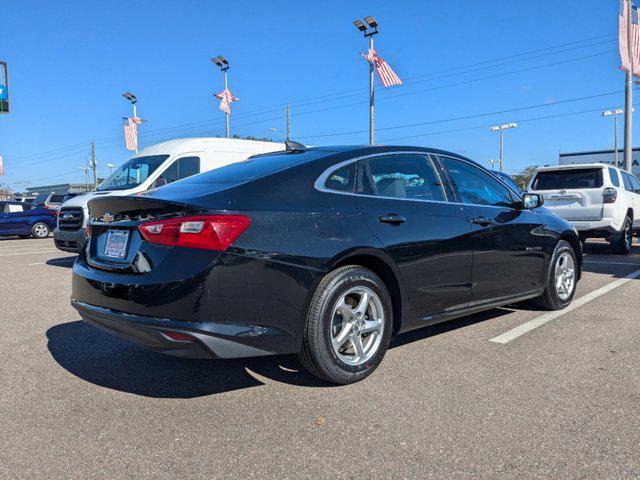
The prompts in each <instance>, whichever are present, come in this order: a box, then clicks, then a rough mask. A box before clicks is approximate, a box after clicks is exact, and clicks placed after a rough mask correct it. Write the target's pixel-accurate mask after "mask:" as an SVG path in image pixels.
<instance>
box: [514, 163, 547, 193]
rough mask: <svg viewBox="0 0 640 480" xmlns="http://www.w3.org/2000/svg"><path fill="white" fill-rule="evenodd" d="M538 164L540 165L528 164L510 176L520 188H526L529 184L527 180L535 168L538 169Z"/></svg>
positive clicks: (533, 173)
mask: <svg viewBox="0 0 640 480" xmlns="http://www.w3.org/2000/svg"><path fill="white" fill-rule="evenodd" d="M539 166H540V165H529V166H528V167H525V168H523V169H522V170H521V171H520V172H518V173H516V174H515V175H512V178H513V180H514V181H515V182H516V183H517V184H518V185H520V188H522V189H523V190H526V189H527V187H528V186H529V182H530V181H531V179H532V178H533V176H534V175H535V173H536V170H538V167H539Z"/></svg>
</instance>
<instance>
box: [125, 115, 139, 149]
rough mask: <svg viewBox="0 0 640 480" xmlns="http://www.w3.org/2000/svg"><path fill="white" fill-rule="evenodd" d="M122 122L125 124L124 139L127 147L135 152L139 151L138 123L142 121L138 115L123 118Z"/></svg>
mask: <svg viewBox="0 0 640 480" xmlns="http://www.w3.org/2000/svg"><path fill="white" fill-rule="evenodd" d="M122 123H123V126H124V141H125V144H126V147H127V150H131V151H133V152H137V151H138V125H140V124H141V123H142V120H140V119H139V118H138V117H132V118H127V117H123V118H122Z"/></svg>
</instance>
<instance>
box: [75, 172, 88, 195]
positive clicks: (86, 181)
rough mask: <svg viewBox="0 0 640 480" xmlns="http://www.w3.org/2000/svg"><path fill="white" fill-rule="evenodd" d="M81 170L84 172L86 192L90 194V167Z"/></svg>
mask: <svg viewBox="0 0 640 480" xmlns="http://www.w3.org/2000/svg"><path fill="white" fill-rule="evenodd" d="M78 168H79V169H80V170H84V187H85V190H86V191H87V192H88V191H90V189H89V167H78Z"/></svg>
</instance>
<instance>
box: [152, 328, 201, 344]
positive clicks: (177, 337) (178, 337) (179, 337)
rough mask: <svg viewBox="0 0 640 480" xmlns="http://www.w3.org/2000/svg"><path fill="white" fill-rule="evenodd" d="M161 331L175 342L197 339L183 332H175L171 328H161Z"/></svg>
mask: <svg viewBox="0 0 640 480" xmlns="http://www.w3.org/2000/svg"><path fill="white" fill-rule="evenodd" d="M160 333H162V335H164V336H165V337H168V338H169V339H171V340H173V341H174V342H195V341H196V339H195V338H194V337H192V336H191V335H188V334H186V333H181V332H173V331H171V330H161V331H160Z"/></svg>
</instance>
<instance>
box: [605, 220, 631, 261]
mask: <svg viewBox="0 0 640 480" xmlns="http://www.w3.org/2000/svg"><path fill="white" fill-rule="evenodd" d="M632 244H633V231H632V222H631V219H630V218H629V217H626V218H625V219H624V223H623V224H622V230H620V232H619V233H617V234H616V236H615V237H614V238H613V240H611V242H609V245H611V250H612V251H613V253H615V254H616V255H629V253H631V246H632Z"/></svg>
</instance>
